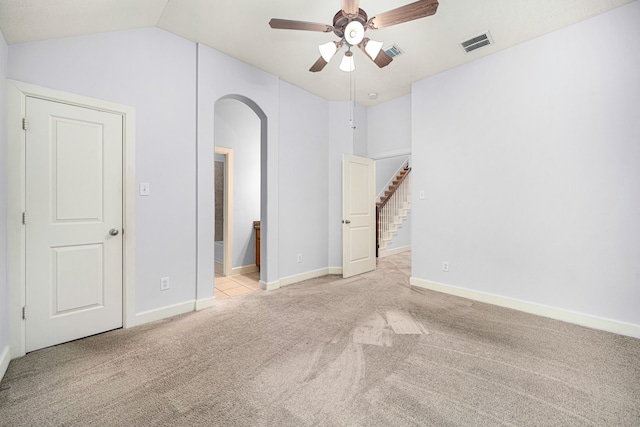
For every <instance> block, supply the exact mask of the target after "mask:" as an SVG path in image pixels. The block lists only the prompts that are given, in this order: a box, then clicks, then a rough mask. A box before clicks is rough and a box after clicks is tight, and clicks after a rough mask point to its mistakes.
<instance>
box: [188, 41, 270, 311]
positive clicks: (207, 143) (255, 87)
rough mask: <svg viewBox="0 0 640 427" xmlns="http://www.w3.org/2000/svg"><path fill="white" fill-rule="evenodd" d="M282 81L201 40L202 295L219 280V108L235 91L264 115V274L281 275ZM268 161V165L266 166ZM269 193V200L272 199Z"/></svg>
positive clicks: (264, 277)
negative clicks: (216, 259)
mask: <svg viewBox="0 0 640 427" xmlns="http://www.w3.org/2000/svg"><path fill="white" fill-rule="evenodd" d="M279 84H280V82H279V80H278V78H277V77H275V76H272V75H270V74H267V73H265V72H264V71H261V70H258V69H257V68H253V67H251V66H249V65H247V64H245V63H242V62H240V61H238V60H236V59H233V58H231V57H229V56H227V55H224V54H222V53H220V52H218V51H215V50H213V49H211V48H209V47H206V46H204V45H198V153H197V165H198V274H197V275H198V289H197V295H198V299H204V298H208V297H211V296H212V295H213V286H212V285H213V279H214V264H213V259H214V244H213V239H212V238H211V236H213V231H214V211H213V205H214V183H213V176H214V174H213V165H214V135H215V129H214V128H215V126H214V114H215V113H214V111H215V108H214V106H215V103H216V101H218V100H219V99H221V98H223V97H227V96H229V95H233V96H237V97H241V98H243V99H246V100H250V101H251V102H253V103H254V104H255V107H256V108H258V109H259V110H260V111H261V112H262V113H263V114H264V116H265V117H264V121H263V122H262V124H263V125H264V126H265V129H264V135H262V136H261V138H264V141H263V144H265V143H266V146H265V145H263V146H262V150H261V155H262V160H261V165H262V168H261V174H262V179H261V185H262V191H261V193H262V201H261V210H262V214H261V215H262V218H261V224H260V229H261V230H260V236H261V239H260V242H261V247H260V255H261V262H260V274H261V280H262V281H263V282H264V283H271V282H277V280H278V278H279V275H278V234H279V230H278V203H279V202H278V182H279V179H278V173H279V167H278V156H279V151H278V126H279ZM265 166H266V167H265ZM265 197H268V200H269V204H268V205H267V204H266V199H265Z"/></svg>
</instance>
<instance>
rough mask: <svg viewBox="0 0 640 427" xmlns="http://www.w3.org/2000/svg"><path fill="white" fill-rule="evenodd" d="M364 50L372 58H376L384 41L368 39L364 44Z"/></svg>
mask: <svg viewBox="0 0 640 427" xmlns="http://www.w3.org/2000/svg"><path fill="white" fill-rule="evenodd" d="M364 50H365V52H367V55H369V57H370V58H371V59H374V60H375V59H376V57H377V56H378V54H379V53H380V51H381V50H382V42H379V41H375V40H369V39H367V41H366V42H365V45H364Z"/></svg>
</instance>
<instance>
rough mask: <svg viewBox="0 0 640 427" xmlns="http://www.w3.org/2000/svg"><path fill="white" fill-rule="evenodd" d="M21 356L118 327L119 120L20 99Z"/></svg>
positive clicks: (120, 137) (120, 246)
mask: <svg viewBox="0 0 640 427" xmlns="http://www.w3.org/2000/svg"><path fill="white" fill-rule="evenodd" d="M26 113H27V118H28V122H29V128H28V130H27V132H26V135H27V136H26V148H25V151H26V197H25V208H26V226H25V227H26V261H25V263H26V272H25V277H26V284H25V286H26V289H25V294H26V295H25V296H26V308H27V310H26V324H25V329H26V351H33V350H37V349H39V348H43V347H48V346H51V345H55V344H59V343H62V342H66V341H71V340H74V339H77V338H82V337H86V336H89V335H93V334H96V333H100V332H104V331H107V330H111V329H115V328H119V327H121V326H122V306H123V304H122V142H123V133H122V132H123V128H122V116H120V115H117V114H112V113H107V112H101V111H97V110H92V109H88V108H82V107H77V106H72V105H68V104H62V103H57V102H53V101H46V100H42V99H37V98H31V97H27V100H26Z"/></svg>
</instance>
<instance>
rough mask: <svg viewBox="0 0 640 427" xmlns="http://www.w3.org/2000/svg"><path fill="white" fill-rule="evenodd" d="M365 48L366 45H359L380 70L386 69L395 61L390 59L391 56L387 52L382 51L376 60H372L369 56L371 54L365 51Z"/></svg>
mask: <svg viewBox="0 0 640 427" xmlns="http://www.w3.org/2000/svg"><path fill="white" fill-rule="evenodd" d="M365 46H366V43H360V44H359V45H358V47H359V48H360V49H361V50H362V51H363V52H364V53H365V55H367V58H370V59H371V60H372V61H373V62H374V63H375V64H376V65H377V66H378V67H379V68H383V67H386V66H387V65H389V64H391V61H393V58H392V57H390V56H389V54H387V52H385V51H384V50H382V49H380V52H378V55H377V56H376V57H375V58H371V56H369V53H368V52H367V50H366V49H365Z"/></svg>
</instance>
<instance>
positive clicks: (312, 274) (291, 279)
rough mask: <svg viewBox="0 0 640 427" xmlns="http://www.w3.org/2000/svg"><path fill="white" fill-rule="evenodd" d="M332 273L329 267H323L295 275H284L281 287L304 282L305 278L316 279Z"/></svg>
mask: <svg viewBox="0 0 640 427" xmlns="http://www.w3.org/2000/svg"><path fill="white" fill-rule="evenodd" d="M328 274H330V273H329V268H328V267H327V268H321V269H318V270H313V271H308V272H306V273H302V274H296V275H293V276H288V277H283V278H282V279H280V287H283V286H289V285H293V284H294V283H298V282H302V281H304V280H309V279H315V278H316V277H322V276H326V275H328Z"/></svg>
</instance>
